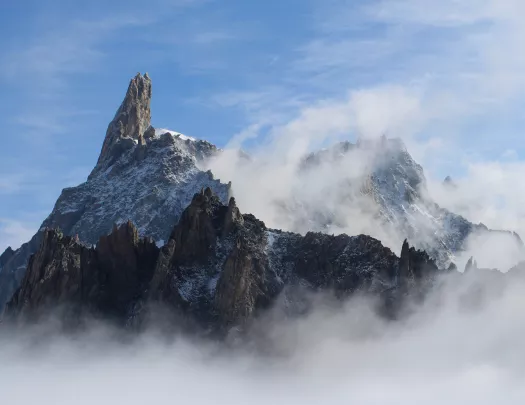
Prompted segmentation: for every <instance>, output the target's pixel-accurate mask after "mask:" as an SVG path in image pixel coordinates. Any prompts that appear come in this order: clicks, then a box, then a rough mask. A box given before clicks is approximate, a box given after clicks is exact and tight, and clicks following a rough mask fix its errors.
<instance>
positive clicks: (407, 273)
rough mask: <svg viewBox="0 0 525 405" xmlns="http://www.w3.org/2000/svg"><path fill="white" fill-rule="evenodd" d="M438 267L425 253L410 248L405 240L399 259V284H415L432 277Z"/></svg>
mask: <svg viewBox="0 0 525 405" xmlns="http://www.w3.org/2000/svg"><path fill="white" fill-rule="evenodd" d="M437 272H438V266H437V265H436V263H435V262H434V260H432V259H431V258H430V257H429V256H428V254H427V253H426V252H425V251H422V250H416V249H415V248H414V247H410V245H409V243H408V241H407V240H406V239H405V241H404V242H403V246H402V248H401V255H400V257H399V282H400V284H403V283H405V282H408V283H415V282H418V281H420V280H423V279H427V278H429V277H432V276H434V275H435V274H437Z"/></svg>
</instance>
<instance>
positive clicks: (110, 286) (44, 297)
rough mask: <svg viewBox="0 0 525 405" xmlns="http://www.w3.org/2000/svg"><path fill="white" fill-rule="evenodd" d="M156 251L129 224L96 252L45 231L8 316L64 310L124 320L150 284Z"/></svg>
mask: <svg viewBox="0 0 525 405" xmlns="http://www.w3.org/2000/svg"><path fill="white" fill-rule="evenodd" d="M158 253H159V249H158V248H157V247H156V246H155V243H154V242H153V241H152V240H150V239H148V238H145V239H140V238H139V237H138V232H137V229H136V228H135V227H134V226H133V224H131V223H130V222H128V223H125V224H122V225H121V226H120V227H115V228H114V232H112V233H111V234H110V235H108V236H103V237H101V238H100V240H99V243H98V244H97V246H96V248H92V247H89V246H87V245H85V244H83V243H82V242H80V241H79V240H78V238H76V237H70V236H64V235H63V234H62V232H61V231H59V230H55V229H46V230H44V231H43V236H42V242H41V243H40V248H39V249H38V251H37V252H36V253H35V254H34V255H32V256H31V259H30V260H29V264H28V267H27V271H26V273H25V275H24V278H23V280H22V283H21V286H20V288H19V289H18V291H17V292H16V293H15V294H14V296H13V298H12V300H11V301H10V302H9V304H8V306H7V309H8V313H9V314H10V315H17V314H18V315H23V316H25V315H28V316H30V317H32V316H37V315H38V314H39V313H42V312H43V311H45V310H46V309H49V308H53V309H56V308H57V307H59V306H63V309H64V310H65V311H66V312H67V314H66V315H67V316H68V317H69V318H70V319H73V320H74V319H75V318H76V317H77V315H78V311H82V310H88V311H90V312H92V311H94V312H99V313H102V314H104V315H105V316H117V317H118V318H119V319H125V317H126V316H127V315H128V312H129V310H130V307H131V305H132V303H133V301H134V300H136V299H138V298H139V297H140V296H141V294H142V291H143V289H145V288H146V287H147V285H148V283H149V282H150V280H151V277H152V274H153V270H154V268H155V263H156V261H157V257H158Z"/></svg>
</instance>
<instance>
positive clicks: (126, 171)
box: [0, 74, 230, 310]
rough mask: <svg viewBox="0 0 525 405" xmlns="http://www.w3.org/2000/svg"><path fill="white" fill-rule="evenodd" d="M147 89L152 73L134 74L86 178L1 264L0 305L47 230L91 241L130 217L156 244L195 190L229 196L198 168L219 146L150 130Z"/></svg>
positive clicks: (165, 236)
mask: <svg viewBox="0 0 525 405" xmlns="http://www.w3.org/2000/svg"><path fill="white" fill-rule="evenodd" d="M151 95H152V92H151V80H150V78H149V77H148V75H147V74H145V75H144V76H142V75H140V74H137V76H135V77H134V78H133V79H132V80H131V82H130V84H129V87H128V90H127V92H126V96H125V97H124V100H123V101H122V104H121V106H120V108H119V109H118V111H117V113H116V114H115V117H114V119H113V120H112V121H111V122H110V124H109V126H108V129H107V132H106V136H105V139H104V143H103V146H102V150H101V153H100V157H99V158H98V162H97V164H96V166H95V168H94V169H93V171H92V172H91V174H90V175H89V177H88V179H87V181H86V182H84V183H82V184H80V185H79V186H77V187H72V188H66V189H64V190H63V191H62V193H61V195H60V197H59V198H58V200H57V202H56V204H55V207H54V208H53V211H52V212H51V214H50V215H49V216H48V217H47V218H46V219H45V220H44V222H43V224H42V226H41V228H40V230H39V232H38V233H37V234H36V235H35V236H34V237H33V238H32V239H31V241H30V242H28V243H27V244H24V245H23V246H22V247H21V248H20V249H18V250H17V251H16V252H14V254H11V255H10V258H9V260H5V263H4V264H3V265H2V263H0V310H1V308H2V307H3V306H4V304H5V303H6V302H7V301H8V300H9V299H10V298H11V296H12V294H13V293H14V291H15V290H16V288H17V287H18V285H19V284H20V282H21V280H22V277H23V274H24V272H25V268H26V265H27V263H28V260H29V257H30V256H31V255H32V254H33V253H35V252H36V250H37V249H38V246H39V245H40V243H41V242H42V238H43V235H44V233H45V229H48V228H59V229H60V230H61V231H62V232H63V233H64V234H65V235H69V236H75V235H78V237H79V238H80V240H81V241H83V242H85V243H88V244H94V243H96V242H97V241H98V239H99V237H100V236H102V235H106V234H108V233H109V232H111V230H112V228H113V225H114V224H121V223H125V222H127V221H128V220H131V221H132V222H133V223H134V224H135V226H136V227H137V228H138V232H139V234H140V235H143V236H150V237H152V238H153V239H154V240H155V241H156V242H158V243H159V244H162V242H163V241H164V240H167V239H168V237H169V235H170V232H171V228H172V226H173V224H174V223H176V222H177V220H178V218H179V216H180V214H181V213H182V211H183V210H184V209H185V208H186V206H187V205H188V204H189V203H190V201H191V199H192V197H193V195H194V194H195V193H196V192H198V191H199V190H201V189H202V188H206V187H211V188H212V189H213V191H214V192H215V193H216V194H217V195H218V196H219V198H220V199H221V200H222V201H227V200H228V194H229V188H230V186H229V185H228V184H222V183H221V182H220V181H219V180H217V179H214V178H213V175H212V173H211V172H210V171H205V170H203V169H201V162H202V161H203V160H204V159H206V158H208V157H210V156H212V155H213V154H215V153H217V152H218V149H217V148H216V147H215V146H214V145H212V144H210V143H209V142H206V141H203V140H196V139H193V138H189V137H185V136H184V135H181V134H178V133H176V132H173V131H168V130H162V129H155V128H153V127H152V126H151V123H150V119H151V112H150V103H151ZM2 257H4V256H2Z"/></svg>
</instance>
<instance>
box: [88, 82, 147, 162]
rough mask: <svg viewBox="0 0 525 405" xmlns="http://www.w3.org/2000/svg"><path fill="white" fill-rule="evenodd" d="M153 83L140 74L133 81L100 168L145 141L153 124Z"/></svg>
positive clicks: (107, 140) (106, 142) (111, 127)
mask: <svg viewBox="0 0 525 405" xmlns="http://www.w3.org/2000/svg"><path fill="white" fill-rule="evenodd" d="M150 104H151V79H150V78H149V76H148V74H147V73H146V74H145V75H144V76H142V75H141V74H140V73H137V75H136V76H135V77H134V78H133V79H131V82H130V83H129V87H128V91H127V92H126V96H125V97H124V101H122V104H121V105H120V108H119V109H118V111H117V113H116V114H115V118H113V121H111V122H110V123H109V125H108V129H107V132H106V137H105V139H104V143H103V145H102V151H101V152H100V156H99V158H98V162H97V167H100V166H102V165H105V163H111V162H112V161H113V160H115V159H116V158H118V156H119V155H120V153H121V152H122V151H123V150H126V149H129V147H131V146H133V144H134V143H135V141H137V142H139V143H140V141H142V140H143V135H144V133H145V132H146V130H147V129H148V128H149V127H150V122H151V110H150Z"/></svg>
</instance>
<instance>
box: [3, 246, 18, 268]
mask: <svg viewBox="0 0 525 405" xmlns="http://www.w3.org/2000/svg"><path fill="white" fill-rule="evenodd" d="M14 254H15V251H14V250H13V249H11V246H9V247H8V248H7V249H6V250H5V251H4V253H2V254H1V255H0V269H1V268H2V267H4V265H5V264H6V263H7V262H8V261H9V259H11V258H12V257H13V255H14Z"/></svg>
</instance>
